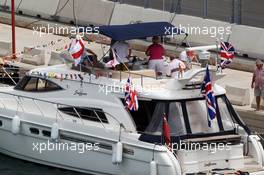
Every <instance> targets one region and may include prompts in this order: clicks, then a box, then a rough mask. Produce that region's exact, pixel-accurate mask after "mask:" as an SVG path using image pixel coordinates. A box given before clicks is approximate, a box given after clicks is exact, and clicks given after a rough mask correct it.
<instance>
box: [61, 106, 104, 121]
mask: <svg viewBox="0 0 264 175" xmlns="http://www.w3.org/2000/svg"><path fill="white" fill-rule="evenodd" d="M75 109H76V111H77V112H78V113H79V115H80V117H81V118H82V119H84V120H90V121H95V122H101V121H102V122H103V123H108V120H107V118H106V116H105V113H104V112H103V110H102V109H93V108H78V107H76V108H75ZM59 110H60V111H61V112H63V113H65V114H68V115H71V116H73V117H77V118H79V116H78V114H77V113H76V112H75V110H74V108H73V107H62V108H59ZM100 120H101V121H100Z"/></svg>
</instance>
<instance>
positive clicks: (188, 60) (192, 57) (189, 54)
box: [180, 50, 199, 69]
mask: <svg viewBox="0 0 264 175" xmlns="http://www.w3.org/2000/svg"><path fill="white" fill-rule="evenodd" d="M180 60H181V61H183V62H184V64H185V65H186V67H187V69H191V68H192V61H195V62H197V63H198V62H199V61H198V58H197V54H195V53H194V51H186V50H184V51H182V52H181V53H180Z"/></svg>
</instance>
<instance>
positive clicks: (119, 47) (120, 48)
mask: <svg viewBox="0 0 264 175" xmlns="http://www.w3.org/2000/svg"><path fill="white" fill-rule="evenodd" d="M111 49H112V50H113V51H114V52H115V54H116V59H117V61H118V62H119V63H127V62H129V60H128V58H129V57H130V56H131V48H130V47H129V44H128V43H126V42H125V41H117V42H115V43H114V44H113V45H112V46H111Z"/></svg>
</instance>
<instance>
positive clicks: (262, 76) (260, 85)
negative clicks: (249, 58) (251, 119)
mask: <svg viewBox="0 0 264 175" xmlns="http://www.w3.org/2000/svg"><path fill="white" fill-rule="evenodd" d="M256 67H257V68H256V70H255V72H254V74H253V78H252V83H251V87H252V88H254V93H255V96H256V103H257V108H256V111H259V110H260V102H261V97H262V98H264V67H263V62H262V61H261V60H257V61H256Z"/></svg>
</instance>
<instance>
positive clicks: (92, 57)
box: [81, 48, 98, 67]
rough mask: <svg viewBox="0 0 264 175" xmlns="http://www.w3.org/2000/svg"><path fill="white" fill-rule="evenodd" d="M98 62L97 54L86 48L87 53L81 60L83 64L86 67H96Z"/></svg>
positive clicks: (85, 52)
mask: <svg viewBox="0 0 264 175" xmlns="http://www.w3.org/2000/svg"><path fill="white" fill-rule="evenodd" d="M97 62H98V60H97V55H96V53H95V52H94V51H92V50H91V49H88V48H85V51H84V53H83V55H82V58H81V64H82V65H84V66H86V67H90V66H95V65H96V64H97Z"/></svg>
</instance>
